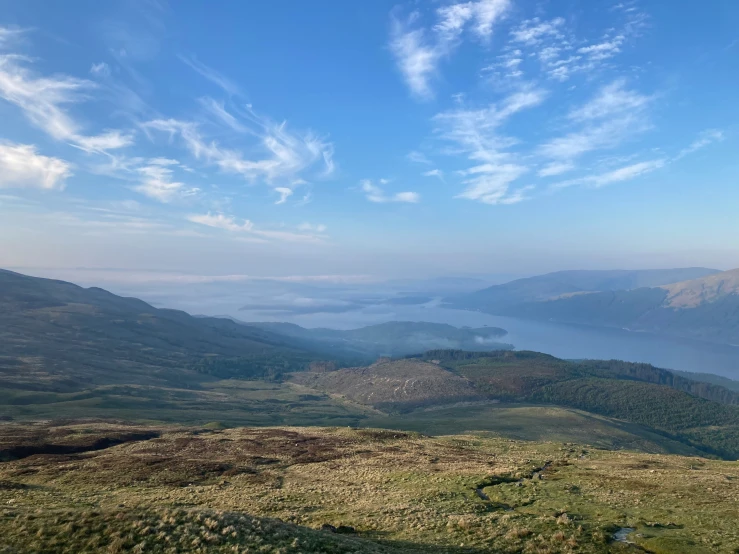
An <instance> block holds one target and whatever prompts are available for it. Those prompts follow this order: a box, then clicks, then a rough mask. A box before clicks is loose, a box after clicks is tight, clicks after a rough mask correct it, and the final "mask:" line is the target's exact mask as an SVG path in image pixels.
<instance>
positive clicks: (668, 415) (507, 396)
mask: <svg viewBox="0 0 739 554" xmlns="http://www.w3.org/2000/svg"><path fill="white" fill-rule="evenodd" d="M293 380H294V382H297V383H300V384H303V385H306V386H310V387H313V388H315V389H316V390H320V391H322V392H325V393H329V394H332V395H339V396H341V397H344V398H347V399H350V400H352V401H354V402H358V403H360V404H365V405H368V406H372V407H374V408H377V409H380V410H383V411H385V412H388V413H405V415H404V417H403V419H401V420H398V424H399V425H400V426H403V425H404V423H403V420H405V421H406V422H408V424H409V425H411V426H412V423H411V422H412V421H413V420H414V418H415V417H416V415H417V414H416V413H414V412H412V410H414V409H416V408H421V407H424V408H426V409H429V408H430V407H432V406H445V405H450V404H453V403H459V402H461V401H463V400H467V401H481V400H488V401H496V402H505V403H508V404H511V405H515V404H516V403H521V404H534V405H537V404H539V405H548V406H558V407H564V408H572V409H576V410H583V411H585V412H589V413H591V414H598V415H601V416H605V417H608V418H614V419H616V420H623V421H628V422H631V423H633V424H636V425H638V426H641V429H642V430H650V429H651V430H653V431H656V432H657V433H662V434H663V435H664V436H665V437H667V438H669V439H670V440H675V441H678V442H681V443H683V444H685V445H687V446H689V447H691V448H696V449H697V450H699V451H702V452H704V453H707V454H713V455H718V456H722V457H728V458H736V457H739V393H737V392H734V391H730V390H728V389H725V388H723V387H720V386H718V385H713V384H709V383H702V382H697V381H692V380H690V379H686V378H684V377H681V376H677V375H674V374H672V373H670V372H669V371H666V370H663V369H659V368H655V367H653V366H650V365H648V364H630V363H625V362H620V361H610V362H609V361H598V360H595V361H583V362H569V361H566V360H560V359H557V358H555V357H553V356H548V355H545V354H539V353H536V352H506V351H498V352H490V353H475V352H462V351H431V352H427V353H426V354H425V355H423V356H422V357H421V358H414V359H404V360H395V361H385V362H382V363H379V364H375V365H373V366H370V367H366V368H350V369H344V370H340V371H333V372H327V373H318V374H316V373H311V372H308V373H301V374H297V375H295V376H294V377H293ZM463 411H464V408H462V409H461V410H460V416H461V412H463ZM409 412H410V413H409ZM462 417H464V416H462ZM466 424H468V425H469V424H470V422H469V421H467V422H466ZM411 428H413V427H411ZM479 428H482V427H479ZM637 433H639V431H637Z"/></svg>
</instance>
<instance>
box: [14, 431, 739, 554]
mask: <svg viewBox="0 0 739 554" xmlns="http://www.w3.org/2000/svg"><path fill="white" fill-rule="evenodd" d="M35 431H36V432H35V433H29V431H28V429H27V428H21V429H18V428H16V427H13V426H0V448H3V447H5V448H7V446H8V444H13V443H14V442H21V443H23V444H27V443H28V442H29V441H32V440H35V441H36V442H37V443H38V444H40V445H42V446H43V445H47V448H48V445H49V444H58V443H63V444H73V445H76V446H77V447H80V446H83V445H84V444H90V445H95V444H99V440H100V438H101V437H106V436H109V435H113V436H115V437H120V436H121V435H123V434H128V435H129V436H131V435H132V434H135V433H136V432H138V433H142V432H147V433H150V432H155V433H157V434H158V435H159V436H158V437H157V438H150V439H148V440H138V441H134V442H130V443H126V444H122V445H118V446H113V447H111V448H106V449H102V450H96V451H90V452H87V453H78V454H67V455H61V456H60V455H55V456H46V455H37V456H32V457H28V458H24V459H20V460H17V461H10V462H5V463H2V464H0V551H6V552H17V553H25V552H38V551H46V552H50V551H53V552H69V553H73V552H74V553H83V552H99V551H101V550H102V549H106V550H107V551H109V552H122V551H134V552H137V551H138V552H183V551H187V552H260V551H262V552H277V551H280V552H284V553H288V552H295V553H297V552H319V551H321V552H332V553H333V552H388V553H390V552H393V553H394V552H419V553H420V552H432V553H441V552H447V553H453V554H461V553H469V554H479V553H484V552H497V553H501V552H502V553H511V554H512V553H526V554H529V553H531V554H554V553H559V552H563V553H564V552H583V553H601V552H602V553H605V552H629V551H633V550H632V549H631V548H630V547H628V546H626V545H624V544H619V543H615V542H613V541H612V539H611V537H612V535H613V533H614V532H615V531H616V530H617V529H619V528H621V527H633V528H635V529H636V531H635V532H634V533H632V534H631V535H630V536H629V539H630V540H633V541H635V542H636V543H637V544H639V545H640V546H642V547H643V548H645V549H646V550H647V551H649V552H653V553H656V554H662V553H670V554H681V553H685V554H687V553H702V552H718V553H733V552H735V551H736V549H737V548H739V532H738V531H737V528H736V525H735V522H736V521H737V518H739V508H738V506H739V465H738V464H736V463H729V462H715V461H708V460H701V459H696V458H683V457H678V456H664V455H656V454H634V453H626V452H621V453H614V452H606V451H600V450H593V449H587V450H584V449H582V448H580V447H575V446H573V445H562V444H558V443H527V442H518V441H511V440H505V439H494V438H481V437H476V436H467V437H465V436H454V437H436V438H428V437H422V436H418V435H413V434H404V433H400V432H397V431H373V430H351V429H346V428H344V429H319V428H307V429H306V428H302V429H296V428H271V429H265V428H262V429H230V430H226V431H219V432H208V431H203V430H190V429H167V428H154V429H152V428H145V429H138V428H133V429H132V428H129V427H120V426H110V425H97V426H91V425H89V424H88V425H68V426H66V427H54V428H51V429H44V428H42V429H36V430H35ZM548 462H549V463H548ZM544 466H546V469H545V470H544V471H538V469H539V468H542V467H544ZM476 489H478V491H477V492H476ZM277 518H279V520H281V521H278V520H277ZM325 524H330V525H333V526H335V527H339V526H342V525H343V526H345V528H344V530H345V531H347V532H348V533H349V534H348V535H337V534H334V533H327V532H321V531H318V529H320V528H321V527H322V526H323V525H325ZM349 527H351V528H352V529H349ZM352 531H353V532H352ZM3 547H5V548H3ZM278 548H280V550H277V549H278Z"/></svg>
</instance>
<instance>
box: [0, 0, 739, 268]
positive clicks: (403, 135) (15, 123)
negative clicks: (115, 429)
mask: <svg viewBox="0 0 739 554" xmlns="http://www.w3.org/2000/svg"><path fill="white" fill-rule="evenodd" d="M737 98H739V4H736V3H733V2H721V1H709V2H705V3H702V4H701V5H700V6H696V4H695V3H694V2H687V1H682V0H674V1H670V2H667V1H657V0H651V1H650V0H641V1H630V0H629V1H617V0H616V1H612V0H607V1H606V0H587V1H585V0H582V1H577V0H567V1H556V2H555V1H549V2H547V1H542V2H523V1H520V0H519V1H516V0H471V1H469V2H460V3H454V2H451V1H438V2H409V3H397V2H385V1H380V0H377V1H373V2H340V1H328V0H323V1H316V2H298V1H287V0H275V1H271V2H216V3H214V2H207V3H206V2H194V1H183V2H171V3H169V4H168V3H166V2H164V1H162V0H159V1H156V0H150V1H131V2H115V3H113V2H97V1H82V0H79V1H76V2H73V3H67V2H41V1H35V0H26V1H25V2H14V1H10V0H0V121H1V122H2V125H1V126H0V246H1V247H2V248H1V249H0V266H2V267H14V268H37V269H38V268H75V267H87V268H116V269H120V270H123V271H138V270H140V271H144V270H146V271H167V272H184V273H198V274H203V275H231V274H234V275H256V276H281V277H284V276H295V277H296V278H300V276H306V277H307V278H316V277H317V276H327V277H329V276H333V275H337V276H343V277H342V278H349V277H350V276H362V277H363V276H367V275H373V276H382V277H401V276H431V275H443V274H484V273H516V274H526V273H537V272H545V271H550V270H557V269H565V268H616V267H620V268H637V267H670V266H691V265H706V266H712V267H718V268H723V269H728V268H731V267H736V266H739V223H738V221H739V218H738V217H737V215H736V214H737V207H738V206H739V186H738V184H739V183H737V175H739V155H737V146H738V141H737V133H738V132H739V127H738V126H737V121H738V118H739V103H738V102H737V101H736V99H737Z"/></svg>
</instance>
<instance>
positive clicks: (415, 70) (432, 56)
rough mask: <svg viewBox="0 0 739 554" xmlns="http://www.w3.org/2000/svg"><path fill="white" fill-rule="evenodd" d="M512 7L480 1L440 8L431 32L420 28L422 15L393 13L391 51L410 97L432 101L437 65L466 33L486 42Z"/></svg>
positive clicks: (506, 1)
mask: <svg viewBox="0 0 739 554" xmlns="http://www.w3.org/2000/svg"><path fill="white" fill-rule="evenodd" d="M510 5H511V2H510V0H477V1H470V2H462V3H455V4H450V5H446V6H441V7H439V8H437V10H436V12H435V19H436V23H435V24H434V25H433V26H431V28H427V27H424V26H422V25H420V19H421V13H420V12H413V13H412V14H411V15H410V16H409V17H407V18H404V19H403V18H400V17H399V16H398V14H397V12H396V13H394V14H393V15H392V18H391V32H390V51H391V52H392V54H393V56H394V57H395V60H396V63H397V65H398V69H399V70H400V73H401V75H402V76H403V79H404V80H405V82H406V85H407V86H408V88H409V89H410V90H411V93H412V94H413V95H414V96H416V97H417V98H420V99H429V98H431V97H432V96H433V89H432V86H431V81H432V80H433V79H434V77H435V76H436V73H437V71H438V65H439V63H440V61H441V60H442V59H443V58H445V57H448V56H450V55H451V54H452V53H453V51H454V50H455V49H456V48H457V46H458V45H459V41H460V37H461V36H462V34H463V32H464V31H465V29H470V31H471V32H472V34H473V36H475V37H476V38H477V39H479V40H482V41H485V42H487V41H488V40H489V39H490V37H491V35H492V33H493V27H494V25H495V23H496V22H497V21H498V20H500V19H501V18H502V17H503V16H504V15H505V13H506V12H507V11H508V9H509V8H510Z"/></svg>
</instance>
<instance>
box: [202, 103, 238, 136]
mask: <svg viewBox="0 0 739 554" xmlns="http://www.w3.org/2000/svg"><path fill="white" fill-rule="evenodd" d="M200 104H201V105H202V106H203V107H204V108H205V109H206V111H207V112H209V113H210V114H211V115H213V116H214V117H215V118H216V119H217V120H218V121H220V122H221V123H224V124H226V125H227V126H228V127H230V128H231V129H233V130H234V131H238V132H239V133H245V132H247V127H246V126H245V125H243V124H242V123H241V122H239V120H238V119H236V118H235V117H234V116H233V115H231V114H230V113H229V112H228V111H227V110H226V108H225V104H224V102H218V101H217V100H214V99H213V98H210V97H207V96H206V97H204V98H201V99H200Z"/></svg>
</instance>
